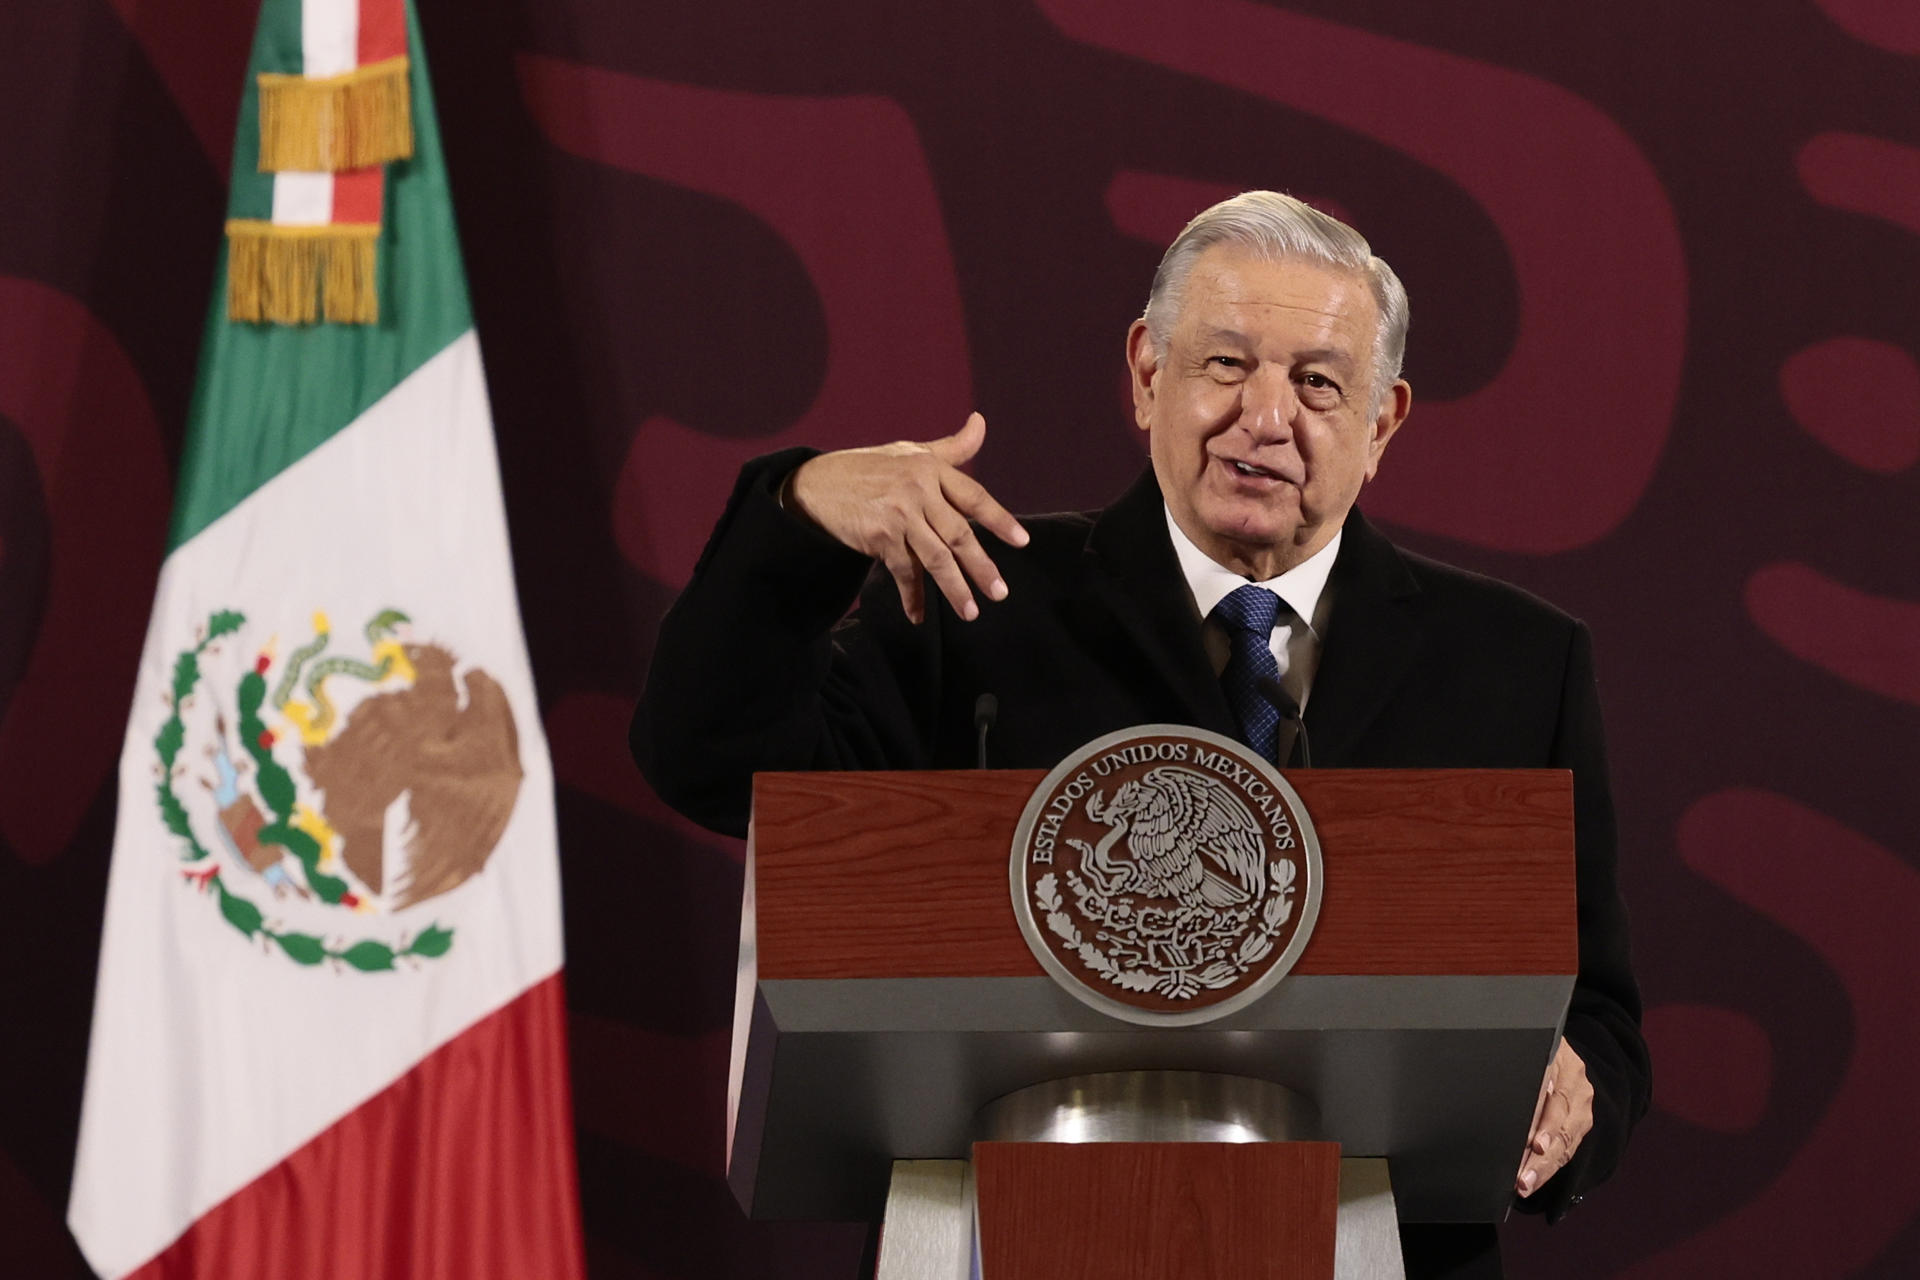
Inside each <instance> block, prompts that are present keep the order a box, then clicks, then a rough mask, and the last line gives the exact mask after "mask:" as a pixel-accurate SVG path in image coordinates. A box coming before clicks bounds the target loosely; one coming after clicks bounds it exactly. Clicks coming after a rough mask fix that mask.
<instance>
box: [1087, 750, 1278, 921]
mask: <svg viewBox="0 0 1920 1280" xmlns="http://www.w3.org/2000/svg"><path fill="white" fill-rule="evenodd" d="M1087 816H1088V817H1089V818H1091V819H1093V820H1094V821H1095V822H1104V823H1106V824H1107V826H1109V827H1110V828H1112V829H1111V830H1110V831H1108V832H1107V834H1106V835H1104V836H1102V837H1101V838H1100V843H1099V844H1098V845H1095V846H1092V847H1088V846H1087V845H1086V844H1085V842H1084V841H1074V842H1073V843H1074V844H1076V845H1078V846H1079V847H1080V850H1081V864H1080V865H1081V870H1082V871H1083V872H1084V873H1085V874H1086V875H1087V876H1088V877H1089V878H1091V879H1093V880H1094V881H1095V882H1096V883H1097V884H1099V886H1100V889H1101V892H1102V893H1105V894H1107V895H1109V896H1110V895H1112V894H1115V893H1139V894H1145V895H1148V896H1150V897H1155V898H1171V899H1173V900H1175V901H1177V902H1179V903H1180V905H1181V906H1183V907H1199V906H1203V905H1204V906H1207V907H1213V908H1221V907H1237V906H1242V905H1244V904H1246V903H1247V902H1250V901H1253V900H1256V899H1258V898H1261V897H1263V896H1264V895H1265V894H1266V891H1267V867H1266V855H1265V852H1264V849H1263V847H1262V842H1261V838H1260V824H1259V823H1258V822H1256V821H1255V820H1254V816H1253V814H1252V813H1251V812H1249V811H1248V809H1247V806H1246V803H1245V802H1244V801H1242V800H1241V799H1240V797H1239V796H1237V795H1235V794H1234V793H1233V792H1232V791H1231V790H1229V789H1228V787H1227V786H1226V784H1225V783H1223V782H1221V781H1220V780H1219V779H1217V778H1214V777H1211V776H1209V775H1207V774H1204V773H1200V772H1198V771H1196V770H1193V769H1183V768H1180V767H1178V766H1174V765H1161V766H1159V767H1158V768H1154V769H1149V770H1148V771H1147V772H1146V773H1145V774H1144V775H1143V776H1142V777H1140V778H1138V779H1135V780H1134V781H1131V782H1125V783H1122V784H1121V785H1120V788H1119V790H1117V791H1115V792H1114V793H1113V799H1112V800H1111V801H1108V800H1106V799H1105V797H1104V793H1102V792H1098V791H1096V792H1094V793H1093V796H1092V797H1091V798H1090V799H1089V800H1088V801H1087ZM1122 838H1124V839H1125V840H1126V854H1127V856H1125V857H1119V856H1116V854H1115V852H1114V846H1115V845H1116V844H1117V843H1118V842H1119V841H1120V840H1121V839H1122Z"/></svg>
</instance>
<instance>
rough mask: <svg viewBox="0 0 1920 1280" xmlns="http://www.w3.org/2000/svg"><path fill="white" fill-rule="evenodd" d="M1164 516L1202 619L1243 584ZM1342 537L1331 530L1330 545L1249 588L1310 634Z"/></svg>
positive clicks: (1245, 582) (1340, 533) (1169, 518)
mask: <svg viewBox="0 0 1920 1280" xmlns="http://www.w3.org/2000/svg"><path fill="white" fill-rule="evenodd" d="M1166 514H1167V533H1168V534H1169V535H1170V536H1171V537H1172V539H1173V552H1174V554H1175V555H1176V556H1178V557H1179V558H1180V571H1181V572H1182V573H1183V574H1185V575H1186V579H1187V590H1189V591H1191V592H1192V593H1193V603H1194V605H1195V606H1196V607H1198V608H1199V610H1200V616H1201V617H1202V618H1204V617H1206V616H1207V615H1208V614H1210V613H1212V612H1213V607H1214V606H1215V605H1217V604H1219V603H1220V602H1221V601H1222V600H1224V599H1226V598H1227V597H1228V596H1229V595H1231V594H1232V593H1233V592H1235V591H1237V590H1238V589H1240V588H1241V587H1244V586H1246V585H1247V580H1246V579H1245V578H1243V577H1241V576H1240V575H1239V574H1237V573H1235V572H1234V571H1233V570H1231V569H1229V568H1227V567H1226V566H1225V565H1222V564H1219V563H1216V562H1215V561H1214V560H1213V559H1211V558H1210V557H1209V556H1208V555H1207V553H1206V552H1204V551H1202V550H1201V549H1200V548H1199V547H1196V546H1194V545H1193V540H1192V539H1191V538H1189V537H1187V535H1186V532H1185V530H1183V529H1181V527H1180V525H1179V523H1178V522H1177V521H1176V520H1174V518H1173V511H1172V510H1171V509H1167V513H1166ZM1344 535H1345V530H1335V531H1334V535H1333V539H1332V541H1330V542H1328V543H1327V545H1326V546H1324V547H1322V548H1320V549H1319V550H1318V551H1316V552H1314V553H1313V554H1312V555H1310V556H1308V557H1307V558H1306V559H1305V560H1302V561H1301V562H1300V563H1299V564H1297V565H1295V566H1293V568H1291V569H1289V570H1287V571H1286V572H1285V573H1283V574H1281V575H1280V576H1279V577H1277V578H1268V579H1267V580H1266V581H1265V582H1256V583H1254V584H1253V585H1254V586H1256V587H1265V588H1266V589H1267V590H1269V591H1271V592H1273V593H1274V594H1275V595H1277V596H1279V597H1280V598H1281V599H1282V600H1285V601H1286V602H1287V604H1288V605H1290V606H1291V607H1292V609H1293V611H1294V612H1295V613H1296V614H1298V615H1299V616H1300V618H1301V619H1302V620H1303V621H1304V622H1306V624H1307V629H1308V630H1309V631H1312V630H1313V629H1314V610H1315V609H1317V608H1318V607H1319V605H1320V596H1321V594H1322V593H1323V592H1325V591H1326V588H1327V575H1329V574H1331V573H1332V572H1333V562H1334V559H1335V557H1336V556H1338V555H1339V553H1340V539H1341V538H1342V537H1343V536H1344ZM1316 634H1318V633H1317V632H1316Z"/></svg>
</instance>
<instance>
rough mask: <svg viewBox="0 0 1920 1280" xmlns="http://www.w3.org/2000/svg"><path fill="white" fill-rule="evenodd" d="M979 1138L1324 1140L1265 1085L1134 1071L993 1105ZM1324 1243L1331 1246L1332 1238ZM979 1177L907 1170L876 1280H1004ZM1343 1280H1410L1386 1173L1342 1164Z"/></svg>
mask: <svg viewBox="0 0 1920 1280" xmlns="http://www.w3.org/2000/svg"><path fill="white" fill-rule="evenodd" d="M975 1130H976V1136H977V1137H978V1138H979V1139H980V1140H982V1141H996V1142H1288V1141H1301V1140H1311V1139H1313V1138H1315V1137H1316V1136H1317V1130H1318V1117H1317V1116H1316V1114H1315V1112H1314V1108H1313V1107H1312V1106H1311V1104H1309V1103H1308V1102H1307V1101H1306V1100H1305V1099H1304V1098H1302V1097H1301V1096H1300V1095H1298V1094H1296V1093H1294V1092H1293V1091H1292V1090H1289V1089H1286V1088H1283V1087H1281V1086H1279V1085H1276V1084H1272V1083H1269V1082H1267V1081H1264V1080H1250V1079H1245V1078H1242V1077H1238V1076H1226V1075H1210V1074H1205V1073H1201V1072H1193V1071H1124V1072H1111V1073H1106V1074H1101V1075H1089V1076H1076V1077H1072V1078H1070V1079H1065V1080H1055V1081H1049V1082H1047V1083H1045V1084H1040V1085H1035V1086H1033V1087H1031V1088H1027V1089H1022V1090H1019V1091H1018V1092H1015V1093H1011V1094H1008V1095H1006V1096H1005V1097H1003V1098H999V1099H996V1100H995V1101H993V1102H991V1103H989V1104H987V1106H986V1107H984V1108H983V1109H982V1110H981V1112H980V1115H979V1117H978V1118H977V1120H976V1123H975ZM1323 1238H1324V1237H1323ZM978 1255H979V1249H978V1223H977V1217H976V1206H975V1198H974V1181H973V1172H972V1166H971V1165H970V1164H969V1163H968V1162H967V1161H965V1160H897V1161H895V1162H894V1165H893V1179H892V1183H891V1186H890V1189H889V1191H888V1195H887V1209H886V1218H885V1220H884V1223H883V1226H882V1229H881V1237H880V1264H879V1269H878V1273H877V1276H876V1280H995V1277H993V1276H989V1275H982V1274H981V1273H980V1270H979V1262H978ZM1333 1275H1334V1280H1405V1275H1406V1271H1405V1268H1404V1266H1403V1265H1402V1262H1401V1257H1400V1232H1399V1224H1398V1218H1397V1215H1396V1213H1395V1210H1394V1202H1393V1189H1392V1187H1391V1185H1390V1184H1389V1181H1388V1177H1387V1162H1386V1161H1385V1160H1379V1159H1350V1160H1342V1161H1341V1162H1340V1204H1339V1212H1338V1216H1337V1219H1336V1222H1335V1227H1334V1264H1333Z"/></svg>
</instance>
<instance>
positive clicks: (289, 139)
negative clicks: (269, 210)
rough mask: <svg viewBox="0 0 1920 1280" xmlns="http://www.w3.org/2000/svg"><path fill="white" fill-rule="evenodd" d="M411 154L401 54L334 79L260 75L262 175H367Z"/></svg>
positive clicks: (408, 100) (409, 106) (409, 110)
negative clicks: (372, 168)
mask: <svg viewBox="0 0 1920 1280" xmlns="http://www.w3.org/2000/svg"><path fill="white" fill-rule="evenodd" d="M412 154H413V107H412V97H411V95H410V93H409V91H408V88H407V59H406V58H405V57H404V56H402V57H398V58H388V59H386V60H385V61H384V62H372V63H368V64H367V65H366V66H364V67H356V68H355V69H354V70H352V71H347V72H343V73H341V74H340V75H337V76H322V77H315V78H311V79H309V78H308V77H306V76H289V75H278V74H274V73H271V72H263V73H262V74H261V75H260V172H262V173H279V172H281V171H283V170H292V171H294V172H298V173H328V172H333V171H336V170H340V169H365V168H368V167H370V166H372V165H376V164H385V163H386V162H387V161H389V160H404V159H406V158H407V157H409V156H411V155H412Z"/></svg>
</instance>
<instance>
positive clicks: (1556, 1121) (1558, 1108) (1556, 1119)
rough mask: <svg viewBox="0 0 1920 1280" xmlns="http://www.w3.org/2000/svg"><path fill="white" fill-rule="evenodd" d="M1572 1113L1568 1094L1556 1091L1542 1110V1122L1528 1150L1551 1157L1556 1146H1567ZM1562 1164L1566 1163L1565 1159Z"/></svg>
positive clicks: (1535, 1126)
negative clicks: (1568, 1125)
mask: <svg viewBox="0 0 1920 1280" xmlns="http://www.w3.org/2000/svg"><path fill="white" fill-rule="evenodd" d="M1571 1112H1572V1104H1570V1103H1569V1102H1568V1101H1567V1096H1566V1094H1564V1093H1562V1092H1560V1091H1559V1090H1555V1091H1554V1093H1553V1094H1552V1096H1550V1097H1549V1098H1548V1099H1547V1105H1546V1106H1545V1107H1544V1108H1542V1109H1541V1112H1540V1122H1539V1123H1538V1124H1536V1125H1534V1127H1533V1137H1532V1138H1531V1139H1529V1140H1528V1142H1527V1150H1528V1151H1531V1152H1533V1153H1534V1154H1535V1155H1542V1156H1550V1155H1552V1154H1553V1153H1554V1147H1555V1144H1560V1145H1565V1143H1566V1139H1567V1122H1568V1119H1569V1117H1570V1115H1571ZM1561 1163H1562V1164H1564V1163H1566V1162H1565V1160H1564V1158H1563V1159H1562V1161H1561ZM1556 1167H1557V1166H1556Z"/></svg>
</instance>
